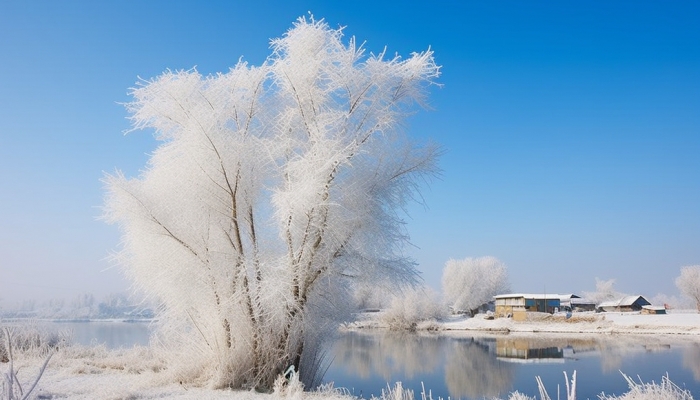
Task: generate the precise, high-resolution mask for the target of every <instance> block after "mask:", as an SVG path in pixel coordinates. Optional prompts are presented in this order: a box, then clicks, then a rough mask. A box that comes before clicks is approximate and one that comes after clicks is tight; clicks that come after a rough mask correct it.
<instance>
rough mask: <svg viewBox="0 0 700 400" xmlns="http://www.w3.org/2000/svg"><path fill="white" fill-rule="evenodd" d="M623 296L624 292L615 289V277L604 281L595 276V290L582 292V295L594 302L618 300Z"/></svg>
mask: <svg viewBox="0 0 700 400" xmlns="http://www.w3.org/2000/svg"><path fill="white" fill-rule="evenodd" d="M625 296H626V294H625V293H622V292H618V291H617V290H616V289H615V279H608V280H606V281H605V280H602V279H599V278H597V277H596V278H595V292H583V297H585V298H586V299H588V300H590V301H592V302H594V303H595V304H600V303H602V302H604V301H609V300H618V299H621V298H623V297H625Z"/></svg>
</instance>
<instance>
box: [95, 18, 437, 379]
mask: <svg viewBox="0 0 700 400" xmlns="http://www.w3.org/2000/svg"><path fill="white" fill-rule="evenodd" d="M342 39H343V38H342V30H341V29H331V28H329V27H328V25H327V24H326V23H325V22H323V21H316V20H313V18H312V19H311V20H307V19H304V18H301V19H299V20H298V21H297V22H296V23H295V24H294V26H293V28H292V29H290V30H289V31H288V32H287V33H286V34H285V35H284V36H283V37H281V38H278V39H275V40H272V42H271V48H272V54H271V55H270V57H269V58H268V59H267V60H266V61H265V62H264V63H263V64H262V65H260V66H257V67H256V66H250V65H248V64H246V63H245V62H239V63H238V64H237V65H236V66H235V67H233V68H231V69H230V71H228V72H226V73H219V74H216V75H213V76H202V75H200V74H199V73H198V72H197V71H196V70H194V69H193V70H189V71H167V72H165V73H163V74H162V75H161V76H159V77H158V78H155V79H153V80H148V81H143V82H141V84H140V85H139V86H138V87H136V88H135V89H133V90H132V92H131V94H132V95H133V98H134V100H133V101H132V102H131V103H129V104H127V109H128V111H129V112H130V114H131V120H132V122H133V126H134V129H148V130H153V131H154V132H155V136H156V138H157V139H158V140H159V141H160V142H161V144H160V145H159V147H158V148H157V149H156V150H155V151H154V153H153V154H152V155H151V158H150V160H149V164H148V167H147V169H146V170H145V171H143V172H142V173H141V175H140V176H139V177H138V178H127V177H125V176H124V175H123V174H122V173H120V172H117V173H115V174H112V175H107V176H106V177H105V183H106V188H107V196H106V200H105V212H104V218H105V219H106V220H107V221H108V222H110V223H117V224H118V225H119V227H120V229H121V231H122V249H121V251H120V252H119V253H117V255H116V257H117V261H118V262H120V263H121V264H122V265H123V266H124V270H125V271H126V273H127V274H128V276H129V277H131V278H132V279H133V282H134V283H135V286H136V287H137V288H138V289H141V290H143V291H144V292H145V293H149V294H150V295H151V296H153V298H155V299H157V300H158V301H159V302H160V304H161V306H160V309H159V321H161V326H160V328H161V329H160V330H159V336H158V340H159V341H160V342H161V343H163V344H164V346H165V347H166V348H167V349H168V355H169V357H170V360H171V363H170V365H171V367H172V369H173V370H174V371H175V373H176V375H177V379H179V380H180V381H187V382H209V384H212V385H214V386H216V387H233V388H257V389H260V390H269V389H270V388H271V387H272V385H273V383H274V380H275V378H276V377H277V376H278V375H279V374H281V373H282V372H283V371H285V370H287V368H288V367H289V366H290V365H293V366H294V367H295V369H296V371H299V373H300V374H301V378H302V381H303V382H304V383H305V384H306V385H307V387H308V385H312V384H313V383H314V379H316V375H315V374H316V372H317V371H318V366H319V357H320V356H321V353H320V347H319V346H320V343H321V340H323V339H324V338H326V337H327V333H328V332H329V331H331V330H333V329H335V327H336V326H337V320H338V318H339V317H342V315H343V311H344V307H345V305H346V304H350V303H351V301H349V300H348V298H347V296H348V293H346V292H347V290H346V289H347V287H348V286H349V285H347V284H346V283H345V282H344V281H346V280H350V279H352V280H355V281H368V282H379V281H381V280H383V279H388V280H390V281H393V282H394V283H395V284H399V283H410V282H412V281H414V280H415V279H416V270H415V266H414V263H413V262H412V260H410V259H409V258H407V257H405V256H403V255H402V246H403V245H404V244H406V242H407V240H408V237H407V235H406V232H405V230H404V228H403V220H402V214H401V211H402V210H403V207H404V206H405V205H406V204H407V202H408V201H410V200H413V199H414V196H415V195H416V193H417V189H418V187H419V185H421V184H422V181H423V179H425V178H426V177H429V176H431V175H433V174H434V173H435V172H436V165H435V161H436V157H437V153H438V149H437V148H436V147H435V146H432V145H425V146H417V145H415V144H413V143H411V142H410V141H409V140H408V139H407V138H406V137H404V136H403V135H402V133H401V131H400V130H399V129H398V128H399V123H400V121H401V119H402V117H403V116H405V115H406V114H407V113H408V112H409V111H410V110H411V108H413V106H414V105H415V104H419V105H421V104H423V101H424V95H425V93H426V88H427V87H428V86H430V85H431V84H433V81H434V79H435V78H437V77H438V75H439V67H438V66H437V65H436V64H435V62H434V59H433V53H432V51H430V50H428V51H425V52H422V53H414V54H412V55H411V56H410V57H409V58H407V59H402V58H400V57H398V56H396V57H388V58H387V56H386V54H384V53H381V54H378V55H372V54H369V55H367V54H365V50H364V49H363V47H362V46H361V45H358V44H357V43H356V42H355V40H354V39H350V40H349V42H348V44H347V45H346V44H344V43H343V41H342Z"/></svg>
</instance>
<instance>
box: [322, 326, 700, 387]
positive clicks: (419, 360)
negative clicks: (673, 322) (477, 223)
mask: <svg viewBox="0 0 700 400" xmlns="http://www.w3.org/2000/svg"><path fill="white" fill-rule="evenodd" d="M330 354H332V355H331V357H332V358H333V359H332V363H331V365H330V367H329V368H328V371H327V373H326V375H325V380H326V381H333V382H334V385H335V386H337V387H345V388H348V389H349V390H350V392H351V393H352V394H355V395H358V396H363V397H366V398H369V397H370V396H371V395H375V396H376V395H379V394H380V393H381V391H382V389H386V387H387V382H397V381H400V382H402V383H403V386H404V388H409V389H412V390H413V391H414V393H416V394H417V395H418V396H416V397H417V398H420V396H419V394H420V393H421V390H422V388H423V387H425V390H426V391H430V392H431V393H432V395H433V398H437V397H438V396H440V397H442V398H445V399H447V397H448V396H449V397H450V398H452V399H470V400H476V399H484V398H487V399H490V398H493V397H496V396H497V397H499V398H507V397H508V394H509V393H511V392H513V391H515V390H518V391H519V392H521V393H524V394H527V395H528V396H535V395H537V397H538V398H539V391H538V389H537V383H536V377H537V376H539V377H541V378H542V381H543V383H544V385H545V387H546V388H547V391H548V392H549V395H550V397H551V398H553V399H556V398H562V399H566V389H565V387H566V386H565V379H564V371H566V372H567V374H568V376H569V379H570V378H571V376H572V374H573V373H574V371H576V374H577V389H578V390H577V398H579V399H587V398H590V399H597V398H598V397H597V395H598V394H600V393H601V392H605V393H606V394H616V395H619V394H622V393H625V392H627V391H628V390H629V389H628V384H627V381H626V380H625V379H624V377H623V376H622V374H621V372H623V373H625V374H627V375H631V376H632V377H634V379H635V380H637V381H638V379H639V378H641V380H642V381H644V382H651V381H656V382H660V381H661V378H662V376H664V375H666V374H667V373H668V375H669V377H670V379H671V381H673V382H674V383H676V384H678V385H679V386H680V387H682V388H685V389H688V390H691V392H692V393H693V396H694V398H696V399H700V340H698V339H695V340H690V339H684V338H680V337H664V336H657V335H646V336H645V337H633V336H621V335H618V336H609V335H608V336H603V335H595V336H586V337H582V336H580V335H579V336H561V335H553V334H549V335H548V334H538V335H537V336H533V335H530V336H517V335H514V334H509V335H497V336H474V335H473V334H469V333H464V332H462V333H459V334H451V335H449V336H448V335H444V334H434V335H426V334H400V333H392V332H368V333H365V332H347V333H344V334H343V335H341V336H340V338H339V339H338V340H337V341H336V342H335V344H334V346H333V350H332V352H330ZM557 390H559V396H557Z"/></svg>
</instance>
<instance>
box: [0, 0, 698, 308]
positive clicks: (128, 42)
mask: <svg viewBox="0 0 700 400" xmlns="http://www.w3.org/2000/svg"><path fill="white" fill-rule="evenodd" d="M456 4H459V5H456ZM308 11H311V12H312V13H313V14H314V16H315V17H316V18H324V19H325V20H326V21H328V22H329V24H330V25H331V26H334V27H335V26H340V25H342V26H347V28H346V31H345V32H346V35H347V36H356V37H357V38H358V39H359V40H361V41H366V48H367V49H368V50H370V51H374V52H379V51H381V50H382V49H383V48H384V46H387V48H388V51H389V53H394V52H398V53H399V54H404V55H408V54H409V53H410V52H412V51H421V50H425V49H426V48H428V46H430V47H431V48H432V49H433V50H434V51H435V57H436V60H437V62H438V63H439V64H441V65H442V66H443V76H442V78H441V79H440V82H441V83H442V84H443V85H444V86H443V87H442V88H441V89H434V90H433V92H432V93H431V96H430V102H431V105H432V108H433V109H432V110H431V111H428V112H421V113H419V114H417V115H415V116H413V117H411V118H410V119H409V120H408V122H407V127H408V130H409V132H410V134H411V135H413V136H415V137H416V138H418V139H421V140H422V139H427V138H431V139H432V140H434V141H436V142H438V143H440V144H442V146H443V147H444V149H445V151H446V153H445V155H444V156H443V157H442V159H441V162H440V165H441V168H442V169H443V174H442V177H441V178H440V179H439V180H436V181H434V182H433V183H432V185H431V186H430V188H428V189H426V190H425V192H424V196H425V199H426V201H427V208H424V207H421V206H415V207H411V209H410V212H411V218H408V219H407V223H408V229H409V230H410V232H411V235H412V239H413V243H414V244H415V246H416V247H415V248H412V249H411V250H410V254H412V255H413V256H414V257H415V258H416V260H417V261H418V262H419V264H420V266H419V268H420V269H421V271H423V276H424V278H425V280H426V282H427V283H428V284H430V285H432V286H435V287H436V288H437V287H439V282H440V276H441V272H442V267H443V265H444V263H445V261H446V260H447V259H449V258H463V257H478V256H485V255H492V256H495V257H498V258H500V259H501V260H502V261H504V262H505V263H506V264H507V266H508V270H509V273H510V276H511V280H512V284H513V289H514V290H515V291H520V292H538V291H541V290H546V291H547V292H550V293H551V292H582V291H592V290H593V289H594V287H595V278H596V277H598V278H601V279H611V278H615V279H617V288H618V289H619V290H621V291H624V292H628V293H639V294H643V295H646V296H654V295H656V294H657V293H660V292H661V293H665V294H669V295H674V294H677V290H676V288H675V285H674V283H673V280H674V278H675V277H676V276H678V274H679V269H680V267H681V266H684V265H691V264H700V23H698V20H699V18H700V6H699V5H698V3H695V2H684V1H676V2H660V1H659V2H649V1H634V2H632V1H629V2H628V1H616V2H610V1H600V2H586V3H585V5H584V4H583V3H576V2H561V1H551V2H536V1H534V2H522V1H513V2H507V1H506V2H485V1H479V2H476V1H460V2H457V1H455V2H442V1H430V2H428V1H426V2H410V1H409V2H406V1H402V2H389V1H387V2H381V1H364V0H362V1H352V2H349V1H343V2H340V1H321V0H318V1H317V0H313V1H286V2H271V1H265V0H256V1H249V2H240V1H218V2H216V1H208V2H205V1H172V0H171V1H164V0H163V1H145V2H144V1H132V0H127V1H119V2H95V1H88V0H84V1H60V2H58V1H20V0H6V1H2V2H0V298H2V299H3V300H2V302H0V306H2V305H3V303H5V304H9V303H11V302H12V301H14V300H19V299H23V298H30V297H41V298H46V297H71V296H73V295H74V294H77V293H81V292H92V293H94V294H95V295H97V296H100V295H102V294H104V293H109V292H116V291H121V290H124V289H125V288H126V287H127V286H128V283H127V282H126V281H125V280H124V279H123V278H122V277H121V274H120V272H119V270H118V269H107V268H108V267H109V266H110V264H109V263H108V262H106V261H105V257H106V256H107V255H108V253H109V252H110V251H111V250H113V249H115V248H117V247H118V242H119V235H118V232H117V228H116V227H114V226H108V225H105V224H104V223H102V222H100V221H97V220H96V217H97V216H98V215H99V214H100V209H99V207H100V205H101V204H102V196H103V189H102V184H101V183H100V178H101V177H102V176H103V173H104V172H105V171H108V172H112V171H114V170H115V169H117V168H118V169H122V170H123V171H125V173H126V174H127V175H130V176H134V175H135V174H137V173H138V171H139V169H140V168H142V167H143V166H144V165H145V163H146V160H147V153H148V152H150V151H151V150H153V149H154V146H155V142H154V140H153V139H152V138H151V137H150V134H149V133H148V132H134V133H131V134H129V135H126V136H124V135H123V131H125V130H127V129H128V128H129V122H128V121H127V120H126V117H127V113H126V111H125V110H124V108H123V107H122V106H121V105H120V104H119V103H120V102H125V101H128V100H129V97H128V96H127V92H128V88H129V87H132V86H133V85H134V84H135V82H136V81H137V79H138V77H142V78H152V77H155V76H157V75H158V74H160V73H161V72H163V71H164V70H166V69H189V68H192V67H194V66H196V67H197V68H198V70H199V71H200V72H202V73H204V74H210V73H216V72H219V71H226V70H227V69H228V68H229V67H231V66H233V65H234V64H235V63H236V62H237V60H238V59H239V57H241V56H242V57H243V58H244V60H247V61H249V62H250V63H253V64H259V63H260V62H262V61H263V60H264V58H265V57H266V56H267V55H268V53H269V48H268V43H269V39H271V38H274V37H278V36H280V35H282V34H283V33H284V32H285V31H286V30H287V29H289V28H290V27H291V24H292V23H293V21H294V20H295V19H296V18H297V17H299V16H303V15H306V14H307V12H308ZM106 269H107V270H106Z"/></svg>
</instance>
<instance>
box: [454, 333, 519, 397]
mask: <svg viewBox="0 0 700 400" xmlns="http://www.w3.org/2000/svg"><path fill="white" fill-rule="evenodd" d="M497 343H498V341H497V340H496V341H494V340H492V339H491V340H489V339H476V338H469V339H454V340H451V341H450V343H448V346H447V347H448V348H449V351H448V352H447V354H448V355H447V362H446V363H445V386H446V387H447V390H448V392H449V394H450V397H453V398H464V397H472V398H481V397H487V398H491V397H495V396H500V395H503V394H504V393H507V392H509V391H510V388H511V387H512V384H513V376H514V374H515V369H514V366H513V365H511V364H508V363H503V362H500V361H499V360H497V359H496V358H495V357H493V355H492V353H493V347H494V344H495V345H496V347H498V344H497Z"/></svg>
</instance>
